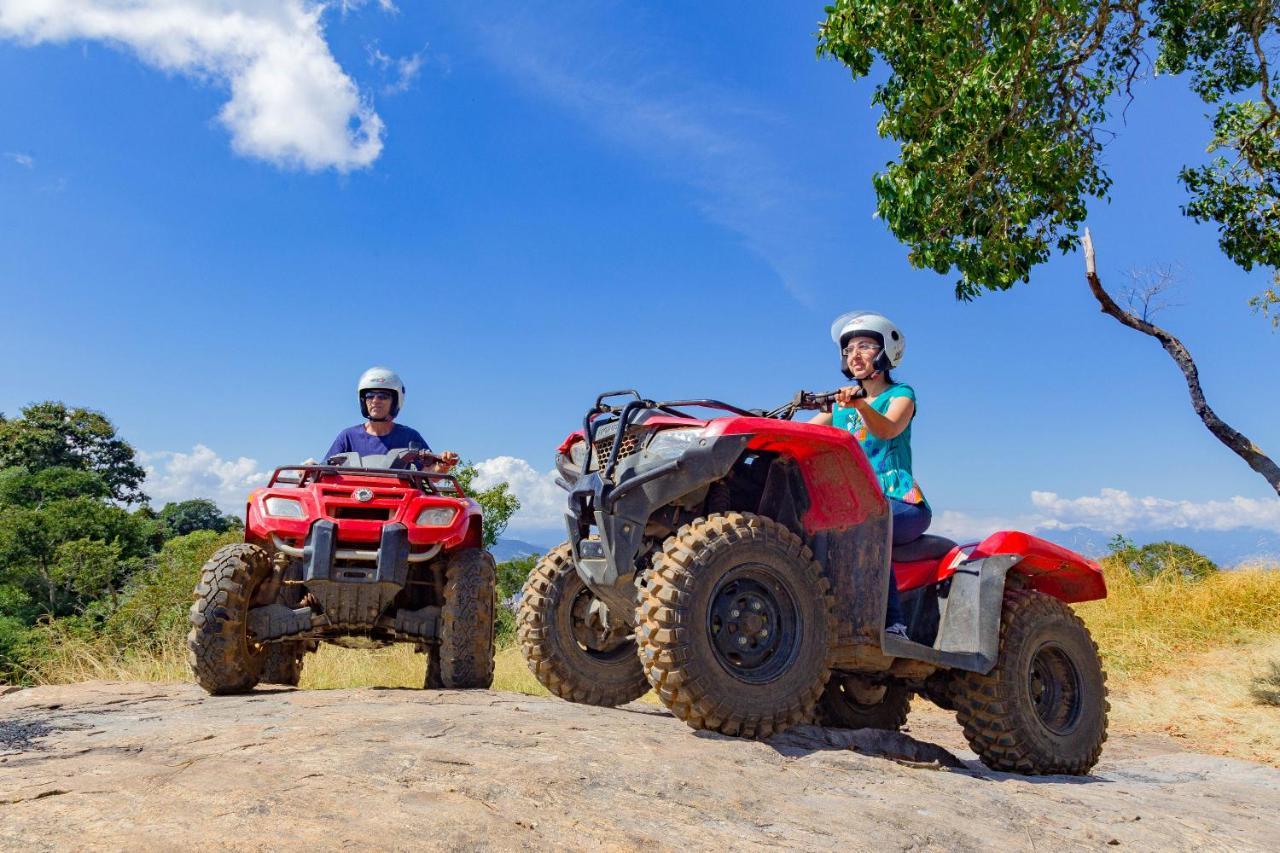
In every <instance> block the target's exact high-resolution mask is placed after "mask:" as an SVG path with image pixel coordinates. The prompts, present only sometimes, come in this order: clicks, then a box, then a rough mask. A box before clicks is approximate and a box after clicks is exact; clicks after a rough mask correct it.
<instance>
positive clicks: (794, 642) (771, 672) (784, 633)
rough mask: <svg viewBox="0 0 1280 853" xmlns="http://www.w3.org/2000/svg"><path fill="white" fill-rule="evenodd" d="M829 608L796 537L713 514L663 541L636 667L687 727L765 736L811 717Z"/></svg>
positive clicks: (826, 651) (826, 663)
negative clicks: (640, 666)
mask: <svg viewBox="0 0 1280 853" xmlns="http://www.w3.org/2000/svg"><path fill="white" fill-rule="evenodd" d="M757 605H758V608H757ZM834 608H835V603H834V600H833V599H832V597H831V594H830V585H829V584H828V583H827V580H826V578H825V577H823V575H822V570H821V568H820V567H819V566H818V564H817V563H816V562H815V561H814V559H813V554H812V552H810V551H809V549H808V548H807V547H806V546H805V544H804V543H803V542H802V541H801V540H800V537H798V536H796V535H795V534H794V533H792V532H791V531H790V530H788V529H787V528H786V527H784V526H783V525H781V524H779V523H777V522H776V521H773V520H772V519H769V518H765V517H763V516H758V515H752V514H749V513H739V512H728V513H716V514H714V515H710V516H707V517H706V518H700V519H696V520H694V521H692V522H690V523H689V524H686V525H684V526H682V527H681V528H680V529H679V530H678V531H677V532H676V533H675V535H673V536H671V537H670V538H668V539H667V540H666V542H664V543H663V546H662V553H661V555H660V556H659V557H658V559H657V561H656V565H655V567H654V571H653V573H652V575H651V576H650V578H649V583H648V585H647V586H646V588H645V590H644V593H643V597H642V599H641V603H640V608H639V611H638V614H637V629H636V640H637V643H638V645H639V647H640V660H641V663H642V665H643V666H644V671H645V675H646V676H647V677H648V679H649V683H650V684H652V685H653V688H654V690H656V691H657V693H658V697H659V698H660V699H661V700H662V702H663V703H664V704H665V705H666V706H667V708H669V709H670V710H671V712H672V713H673V714H675V716H676V717H678V718H679V719H681V720H683V721H684V722H685V723H687V724H688V725H689V726H691V727H693V728H695V729H711V730H714V731H718V732H721V733H722V734H727V735H735V736H739V737H760V738H764V737H769V736H770V735H772V734H774V733H776V732H781V731H783V730H785V729H787V728H789V727H790V726H794V725H797V724H799V723H806V722H810V721H812V720H813V716H814V705H815V704H816V703H817V701H818V697H819V695H821V693H822V689H823V685H825V684H826V682H827V677H828V675H829V674H830V671H831V670H830V666H831V656H832V651H833V645H834V643H835V635H836V620H835V615H834ZM752 613H754V614H755V615H754V616H752V615H751V614H752ZM736 620H741V621H736ZM766 632H767V633H766Z"/></svg>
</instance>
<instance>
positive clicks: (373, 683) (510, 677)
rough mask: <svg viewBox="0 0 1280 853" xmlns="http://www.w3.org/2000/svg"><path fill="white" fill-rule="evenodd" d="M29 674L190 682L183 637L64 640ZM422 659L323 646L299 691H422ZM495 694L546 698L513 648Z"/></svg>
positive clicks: (499, 663)
mask: <svg viewBox="0 0 1280 853" xmlns="http://www.w3.org/2000/svg"><path fill="white" fill-rule="evenodd" d="M52 649H53V651H52V653H51V654H49V655H48V656H46V657H45V658H44V659H42V661H41V663H40V666H39V668H38V669H35V670H33V671H32V673H31V675H32V679H33V680H34V681H35V683H36V684H72V683H76V682H80V681H94V680H103V681H190V680H191V668H190V667H189V666H188V665H187V651H186V647H185V646H184V644H183V641H182V639H181V638H176V637H175V638H174V639H173V640H172V641H170V642H167V643H165V644H163V645H161V646H160V647H159V648H157V649H155V650H151V651H148V652H130V651H121V650H119V649H117V648H115V647H113V646H111V645H109V644H107V643H103V642H97V643H95V642H88V641H85V640H81V639H78V638H74V637H65V638H62V639H61V640H60V641H59V642H58V643H57V644H55V645H54V646H53V647H52ZM425 674H426V659H425V658H424V657H423V656H422V655H420V654H417V653H416V652H414V650H413V647H412V646H409V645H406V644H403V643H402V644H397V645H395V646H392V647H391V648H386V649H344V648H339V647H337V646H332V645H329V644H327V643H326V644H322V645H321V646H320V648H319V649H318V650H317V651H316V652H315V653H314V654H311V655H307V658H306V663H305V664H304V665H303V670H302V684H301V685H300V686H301V687H304V688H308V689H311V690H331V689H338V688H347V687H421V686H422V682H423V677H424V675H425ZM493 689H494V690H505V691H509V692H512V693H526V694H528V695H531V696H546V695H547V691H546V690H545V689H544V688H543V687H542V685H541V684H539V683H538V682H537V680H536V679H534V677H533V675H532V674H531V673H530V672H529V670H528V668H527V667H526V666H525V664H524V659H523V658H522V657H520V650H519V649H518V648H517V647H515V646H507V647H506V648H503V649H500V650H499V651H498V654H497V660H496V668H495V672H494V678H493Z"/></svg>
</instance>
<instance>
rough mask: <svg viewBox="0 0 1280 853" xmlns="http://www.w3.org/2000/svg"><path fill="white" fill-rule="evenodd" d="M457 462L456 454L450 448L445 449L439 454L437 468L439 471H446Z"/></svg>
mask: <svg viewBox="0 0 1280 853" xmlns="http://www.w3.org/2000/svg"><path fill="white" fill-rule="evenodd" d="M457 464H458V454H456V453H454V452H453V451H452V450H446V451H445V452H444V453H441V454H440V465H439V468H440V470H441V471H448V470H450V469H452V468H453V466H455V465H457Z"/></svg>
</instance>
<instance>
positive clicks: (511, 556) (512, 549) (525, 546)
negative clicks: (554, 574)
mask: <svg viewBox="0 0 1280 853" xmlns="http://www.w3.org/2000/svg"><path fill="white" fill-rule="evenodd" d="M549 550H551V549H550V548H547V547H546V546H544V545H534V544H532V543H529V542H525V541H522V540H520V539H499V540H498V542H497V544H496V545H494V546H493V547H492V548H490V549H489V553H490V554H492V555H493V559H495V560H497V561H498V562H499V563H505V562H506V561H507V560H518V559H520V558H521V557H529V556H534V555H537V554H545V553H547V551H549Z"/></svg>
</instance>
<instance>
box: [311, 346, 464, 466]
mask: <svg viewBox="0 0 1280 853" xmlns="http://www.w3.org/2000/svg"><path fill="white" fill-rule="evenodd" d="M356 393H357V396H358V397H359V400H360V414H361V415H363V416H364V418H365V422H364V423H363V424H356V425H355V426H353V427H348V428H347V429H344V430H343V431H342V432H340V433H338V437H337V438H335V439H334V440H333V444H332V445H331V446H330V447H329V452H328V453H326V454H325V456H324V458H325V460H326V461H327V460H329V459H330V458H332V457H334V456H337V455H339V454H341V453H351V452H355V453H359V454H360V455H361V456H370V455H381V454H384V453H389V452H391V451H392V450H403V449H406V448H414V449H417V450H422V451H425V452H430V451H431V447H430V446H429V445H428V444H427V442H426V439H424V438H423V437H422V434H421V433H419V432H418V431H417V430H416V429H414V428H413V427H408V426H405V425H403V424H398V423H396V422H395V417H396V415H398V414H400V406H401V405H402V404H403V403H404V393H405V388H404V383H403V382H401V381H400V377H399V376H397V375H396V373H395V372H394V371H392V370H389V369H388V368H385V367H371V368H369V369H368V370H366V371H365V372H364V373H363V374H361V375H360V381H359V383H357V385H356ZM438 455H439V457H440V463H439V464H438V465H435V466H433V470H436V471H448V470H449V469H450V468H452V467H453V466H454V465H456V464H458V454H456V453H454V452H452V451H445V452H444V453H441V454H438Z"/></svg>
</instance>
